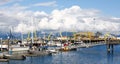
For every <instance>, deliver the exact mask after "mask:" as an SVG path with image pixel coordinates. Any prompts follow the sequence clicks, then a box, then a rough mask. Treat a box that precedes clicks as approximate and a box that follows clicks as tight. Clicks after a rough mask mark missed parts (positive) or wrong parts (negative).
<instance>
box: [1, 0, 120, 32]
mask: <svg viewBox="0 0 120 64" xmlns="http://www.w3.org/2000/svg"><path fill="white" fill-rule="evenodd" d="M119 2H120V0H0V30H1V31H8V30H10V29H11V30H12V31H14V32H22V33H28V32H30V31H36V30H37V31H42V30H53V31H93V32H96V31H100V32H119V31H120V29H119V28H120V12H119V11H120V4H119Z"/></svg>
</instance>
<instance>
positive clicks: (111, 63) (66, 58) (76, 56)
mask: <svg viewBox="0 0 120 64" xmlns="http://www.w3.org/2000/svg"><path fill="white" fill-rule="evenodd" d="M119 63H120V46H118V45H117V46H115V47H114V53H110V54H107V52H106V46H95V47H91V48H80V49H78V50H77V51H70V52H60V53H58V54H55V55H53V56H40V57H27V58H26V60H10V61H9V62H0V64H119Z"/></svg>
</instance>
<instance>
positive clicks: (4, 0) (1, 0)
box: [0, 0, 22, 5]
mask: <svg viewBox="0 0 120 64" xmlns="http://www.w3.org/2000/svg"><path fill="white" fill-rule="evenodd" d="M20 1H22V0H0V5H5V4H8V3H12V2H20Z"/></svg>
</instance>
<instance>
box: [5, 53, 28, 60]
mask: <svg viewBox="0 0 120 64" xmlns="http://www.w3.org/2000/svg"><path fill="white" fill-rule="evenodd" d="M3 58H5V59H10V60H25V59H26V57H25V56H24V55H10V54H4V55H3Z"/></svg>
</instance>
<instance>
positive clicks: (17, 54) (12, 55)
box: [0, 32, 120, 62]
mask: <svg viewBox="0 0 120 64" xmlns="http://www.w3.org/2000/svg"><path fill="white" fill-rule="evenodd" d="M34 35H35V34H34ZM34 35H33V36H34ZM73 36H74V37H73V38H70V37H68V36H66V37H67V38H66V37H64V36H61V37H59V39H56V38H54V39H53V38H52V37H49V36H48V37H49V38H44V39H39V38H37V37H33V39H30V38H29V39H28V38H26V41H27V42H29V43H23V41H17V42H16V40H13V39H12V40H10V39H7V40H2V41H1V43H2V44H1V48H0V50H1V53H0V54H1V56H0V57H1V59H0V61H1V62H9V61H11V60H26V59H27V57H40V56H41V57H43V56H54V55H57V54H60V53H65V52H66V53H67V52H68V53H71V52H73V51H74V52H77V51H78V50H80V49H87V48H94V47H99V46H101V47H104V48H105V50H106V53H107V54H108V55H109V54H113V53H115V52H116V51H114V50H115V47H116V46H118V45H119V44H120V40H119V39H118V38H117V37H115V36H112V35H111V34H109V35H107V36H106V35H105V36H104V37H102V38H101V37H100V35H99V36H96V34H94V33H92V32H78V33H75V34H73ZM83 36H84V37H83ZM36 39H37V40H36ZM11 41H12V42H13V44H10V42H11ZM15 42H16V43H15ZM5 43H6V45H5ZM86 52H87V51H86ZM91 52H92V51H91Z"/></svg>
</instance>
